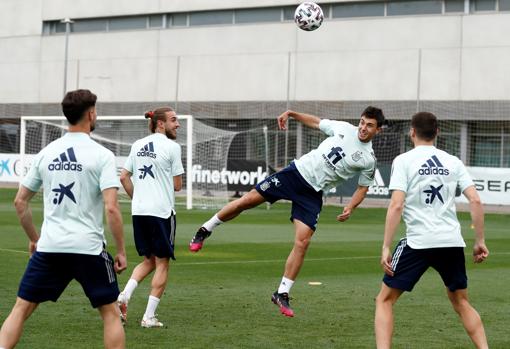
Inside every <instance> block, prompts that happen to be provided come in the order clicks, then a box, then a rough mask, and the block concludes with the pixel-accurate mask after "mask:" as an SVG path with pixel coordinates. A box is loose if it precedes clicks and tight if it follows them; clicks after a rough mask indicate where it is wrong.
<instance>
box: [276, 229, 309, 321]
mask: <svg viewBox="0 0 510 349" xmlns="http://www.w3.org/2000/svg"><path fill="white" fill-rule="evenodd" d="M294 229H295V236H294V246H293V248H292V251H290V254H289V256H288V257H287V262H286V263H285V272H284V274H283V278H282V282H281V284H280V287H279V288H278V291H276V292H275V293H273V295H272V297H271V300H272V302H273V303H274V304H276V305H277V306H278V307H280V312H281V313H282V314H283V315H285V316H289V317H292V316H294V311H293V310H292V309H291V307H290V303H289V291H290V288H291V287H292V285H293V284H294V281H295V280H296V278H297V276H298V274H299V271H300V270H301V267H302V266H303V262H304V260H305V256H306V251H307V250H308V246H310V241H311V239H312V236H313V233H314V231H313V230H312V229H311V228H310V227H309V226H308V225H306V224H305V223H303V222H301V221H300V220H298V219H294Z"/></svg>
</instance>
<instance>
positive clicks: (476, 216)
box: [463, 185, 489, 263]
mask: <svg viewBox="0 0 510 349" xmlns="http://www.w3.org/2000/svg"><path fill="white" fill-rule="evenodd" d="M463 194H464V196H465V197H466V199H468V201H469V209H470V211H471V221H472V222H473V226H474V227H475V244H474V246H473V261H474V262H475V263H481V262H483V261H484V260H486V259H487V257H489V249H488V248H487V246H485V232H484V213H483V205H482V202H481V200H480V196H479V195H478V192H477V191H476V188H475V186H474V185H472V186H470V187H467V188H466V189H465V190H464V192H463Z"/></svg>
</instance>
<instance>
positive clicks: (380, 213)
mask: <svg viewBox="0 0 510 349" xmlns="http://www.w3.org/2000/svg"><path fill="white" fill-rule="evenodd" d="M14 194H15V192H14V191H13V190H12V189H10V190H9V189H0V322H3V320H4V319H5V318H6V316H7V315H8V313H9V311H10V309H11V307H12V305H13V304H14V302H15V298H16V292H17V287H18V282H19V280H20V277H21V275H22V273H23V271H24V269H25V266H26V263H27V259H28V254H27V252H26V249H27V238H26V237H25V234H24V233H23V231H22V230H21V227H20V226H19V224H18V221H17V218H16V216H15V213H14V208H13V205H12V200H13V197H14ZM32 207H33V215H34V220H35V222H36V224H37V226H40V223H41V219H42V206H41V203H40V202H34V204H33V205H32ZM339 210H340V208H338V207H325V208H324V210H323V212H322V214H321V217H320V222H319V227H318V230H317V232H316V234H315V236H314V238H313V240H312V244H311V246H310V249H309V252H308V255H307V258H306V260H305V264H304V267H303V269H302V270H301V274H300V276H299V278H298V280H297V282H296V283H295V285H294V287H293V289H292V292H291V293H292V295H291V296H292V297H293V299H292V301H291V304H292V306H293V308H294V311H295V313H296V316H295V317H294V318H285V317H284V316H282V315H280V314H279V311H278V309H277V307H276V306H275V305H273V304H272V303H271V302H270V296H271V293H272V292H274V290H275V289H276V287H277V286H278V284H279V281H280V278H281V276H282V272H283V266H284V263H285V259H286V256H287V254H288V252H289V251H290V249H291V246H292V240H293V235H294V234H293V229H292V224H290V222H289V220H288V217H289V211H290V206H289V205H288V204H285V203H282V204H276V205H274V206H273V207H272V208H271V210H266V208H265V206H264V205H262V206H261V207H260V208H256V209H253V210H251V211H248V212H245V213H243V214H242V215H241V216H240V217H238V218H237V219H236V220H234V221H232V222H229V223H227V224H224V225H223V226H221V227H219V228H218V229H217V230H216V231H215V232H214V234H213V236H212V237H211V238H210V239H209V240H208V241H207V243H206V245H205V247H204V250H202V251H201V252H199V253H198V254H191V253H189V252H188V251H187V244H188V241H189V239H190V238H191V236H192V235H193V233H194V232H195V230H196V229H197V227H198V226H199V225H200V224H201V223H202V222H203V221H204V220H205V219H207V218H208V217H209V216H211V215H212V214H213V213H214V212H213V211H198V210H192V211H189V212H188V211H185V210H184V209H180V210H179V212H178V214H177V242H176V257H177V261H175V262H171V267H170V274H169V284H168V287H167V289H166V292H165V294H164V296H163V298H162V300H161V303H160V306H159V308H158V314H159V319H160V320H161V321H162V322H163V323H164V324H165V326H164V328H161V329H143V328H141V327H140V325H139V321H140V319H141V316H142V315H143V312H144V310H145V306H146V302H147V296H148V291H149V287H150V280H149V279H147V280H145V281H144V282H143V283H142V284H141V285H140V286H139V287H138V289H137V290H136V292H135V294H134V296H133V298H132V299H131V302H130V306H129V316H128V324H127V325H126V328H125V329H126V341H127V347H128V348H151V349H152V348H179V349H180V348H264V349H269V348H374V347H375V340H374V334H373V332H374V331H373V313H374V297H375V296H376V295H377V292H378V291H379V287H380V282H381V277H382V271H381V269H380V267H379V253H380V248H381V244H382V237H383V227H384V217H385V210H384V209H358V210H357V211H355V212H354V215H353V216H352V217H351V219H350V220H349V221H348V222H345V223H338V222H336V221H335V216H336V214H338V212H339ZM122 211H123V215H124V224H125V233H126V246H127V254H128V262H129V268H128V270H127V271H126V272H124V273H123V274H121V275H120V276H119V283H120V286H121V287H123V286H124V285H125V283H126V281H127V279H128V277H129V275H130V273H131V271H132V269H133V267H134V266H135V265H136V263H137V262H139V261H140V258H139V257H138V255H137V254H136V251H135V249H134V243H133V237H132V229H131V220H130V216H129V205H128V204H123V205H122ZM460 219H461V223H462V227H463V232H464V237H465V238H466V241H467V243H468V247H467V248H466V254H467V260H468V263H467V265H468V277H469V293H470V299H471V302H472V304H473V305H474V306H475V308H476V309H477V310H478V311H479V312H480V314H481V316H482V319H483V320H484V323H485V329H486V332H487V336H488V339H489V343H490V345H491V348H501V349H507V348H510V334H509V333H510V332H509V328H510V327H509V324H510V301H509V295H510V292H509V287H510V231H509V228H508V226H509V223H510V219H509V216H508V214H507V215H486V240H487V245H488V247H489V249H490V251H491V255H490V257H489V259H488V261H487V262H486V263H484V264H481V265H474V264H473V263H472V262H471V259H470V258H469V254H470V252H471V250H470V249H471V247H472V244H473V235H474V233H473V231H472V230H471V229H470V220H469V215H468V214H464V213H463V214H460ZM402 231H403V225H401V228H400V235H402ZM109 240H111V239H110V238H109ZM395 242H396V241H395ZM110 251H112V247H111V246H110ZM310 281H320V282H322V285H320V286H310V285H308V282H310ZM101 347H102V325H101V321H100V317H99V314H98V313H97V311H96V310H94V309H92V308H91V307H90V305H89V303H88V300H87V298H86V297H85V296H84V294H83V292H82V290H81V287H80V285H79V284H78V283H76V282H72V283H71V284H70V285H69V287H68V288H67V290H66V291H65V292H64V294H63V295H62V296H61V298H60V299H59V301H58V302H57V303H52V302H47V303H44V304H41V305H40V306H39V308H38V309H37V310H36V312H35V313H34V314H33V316H32V317H31V318H30V319H29V320H28V322H27V323H26V326H25V331H24V334H23V336H22V339H21V341H20V343H19V345H18V348H39V349H40V348H51V349H58V348H62V349H63V348H66V349H68V348H73V349H79V348H87V349H89V348H101ZM394 348H448V349H451V348H472V345H471V342H470V341H469V338H468V336H467V335H466V334H465V332H464V330H463V328H462V325H461V323H460V321H459V319H458V318H457V315H456V314H455V313H454V312H453V310H452V309H451V306H450V304H449V302H448V299H447V297H446V292H445V290H444V287H443V286H442V283H441V280H440V278H439V276H438V275H437V274H436V273H435V272H434V271H433V270H429V271H428V272H427V273H426V274H425V275H424V277H423V278H422V280H421V281H420V283H419V284H418V285H417V287H416V288H415V290H414V291H413V292H412V293H407V294H404V295H403V296H402V297H401V299H400V301H399V302H398V303H397V305H396V306H395V335H394Z"/></svg>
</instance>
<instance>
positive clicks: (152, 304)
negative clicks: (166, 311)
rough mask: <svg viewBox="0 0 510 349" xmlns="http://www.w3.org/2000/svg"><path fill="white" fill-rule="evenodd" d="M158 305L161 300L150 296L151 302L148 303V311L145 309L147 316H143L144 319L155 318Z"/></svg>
mask: <svg viewBox="0 0 510 349" xmlns="http://www.w3.org/2000/svg"><path fill="white" fill-rule="evenodd" d="M158 304H159V298H157V297H154V296H149V301H148V302H147V309H145V314H144V315H143V317H144V319H150V318H151V317H154V314H155V313H156V308H157V307H158Z"/></svg>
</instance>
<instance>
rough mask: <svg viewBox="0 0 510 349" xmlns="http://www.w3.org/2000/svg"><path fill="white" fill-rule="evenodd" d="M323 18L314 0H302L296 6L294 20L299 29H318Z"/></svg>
mask: <svg viewBox="0 0 510 349" xmlns="http://www.w3.org/2000/svg"><path fill="white" fill-rule="evenodd" d="M323 20H324V13H322V9H321V7H320V6H319V5H317V4H316V3H314V2H303V3H302V4H301V5H299V6H298V7H297V8H296V12H295V13H294V22H296V24H297V26H298V27H299V29H302V30H305V31H312V30H315V29H318V28H319V27H320V26H321V24H322V21H323Z"/></svg>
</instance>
